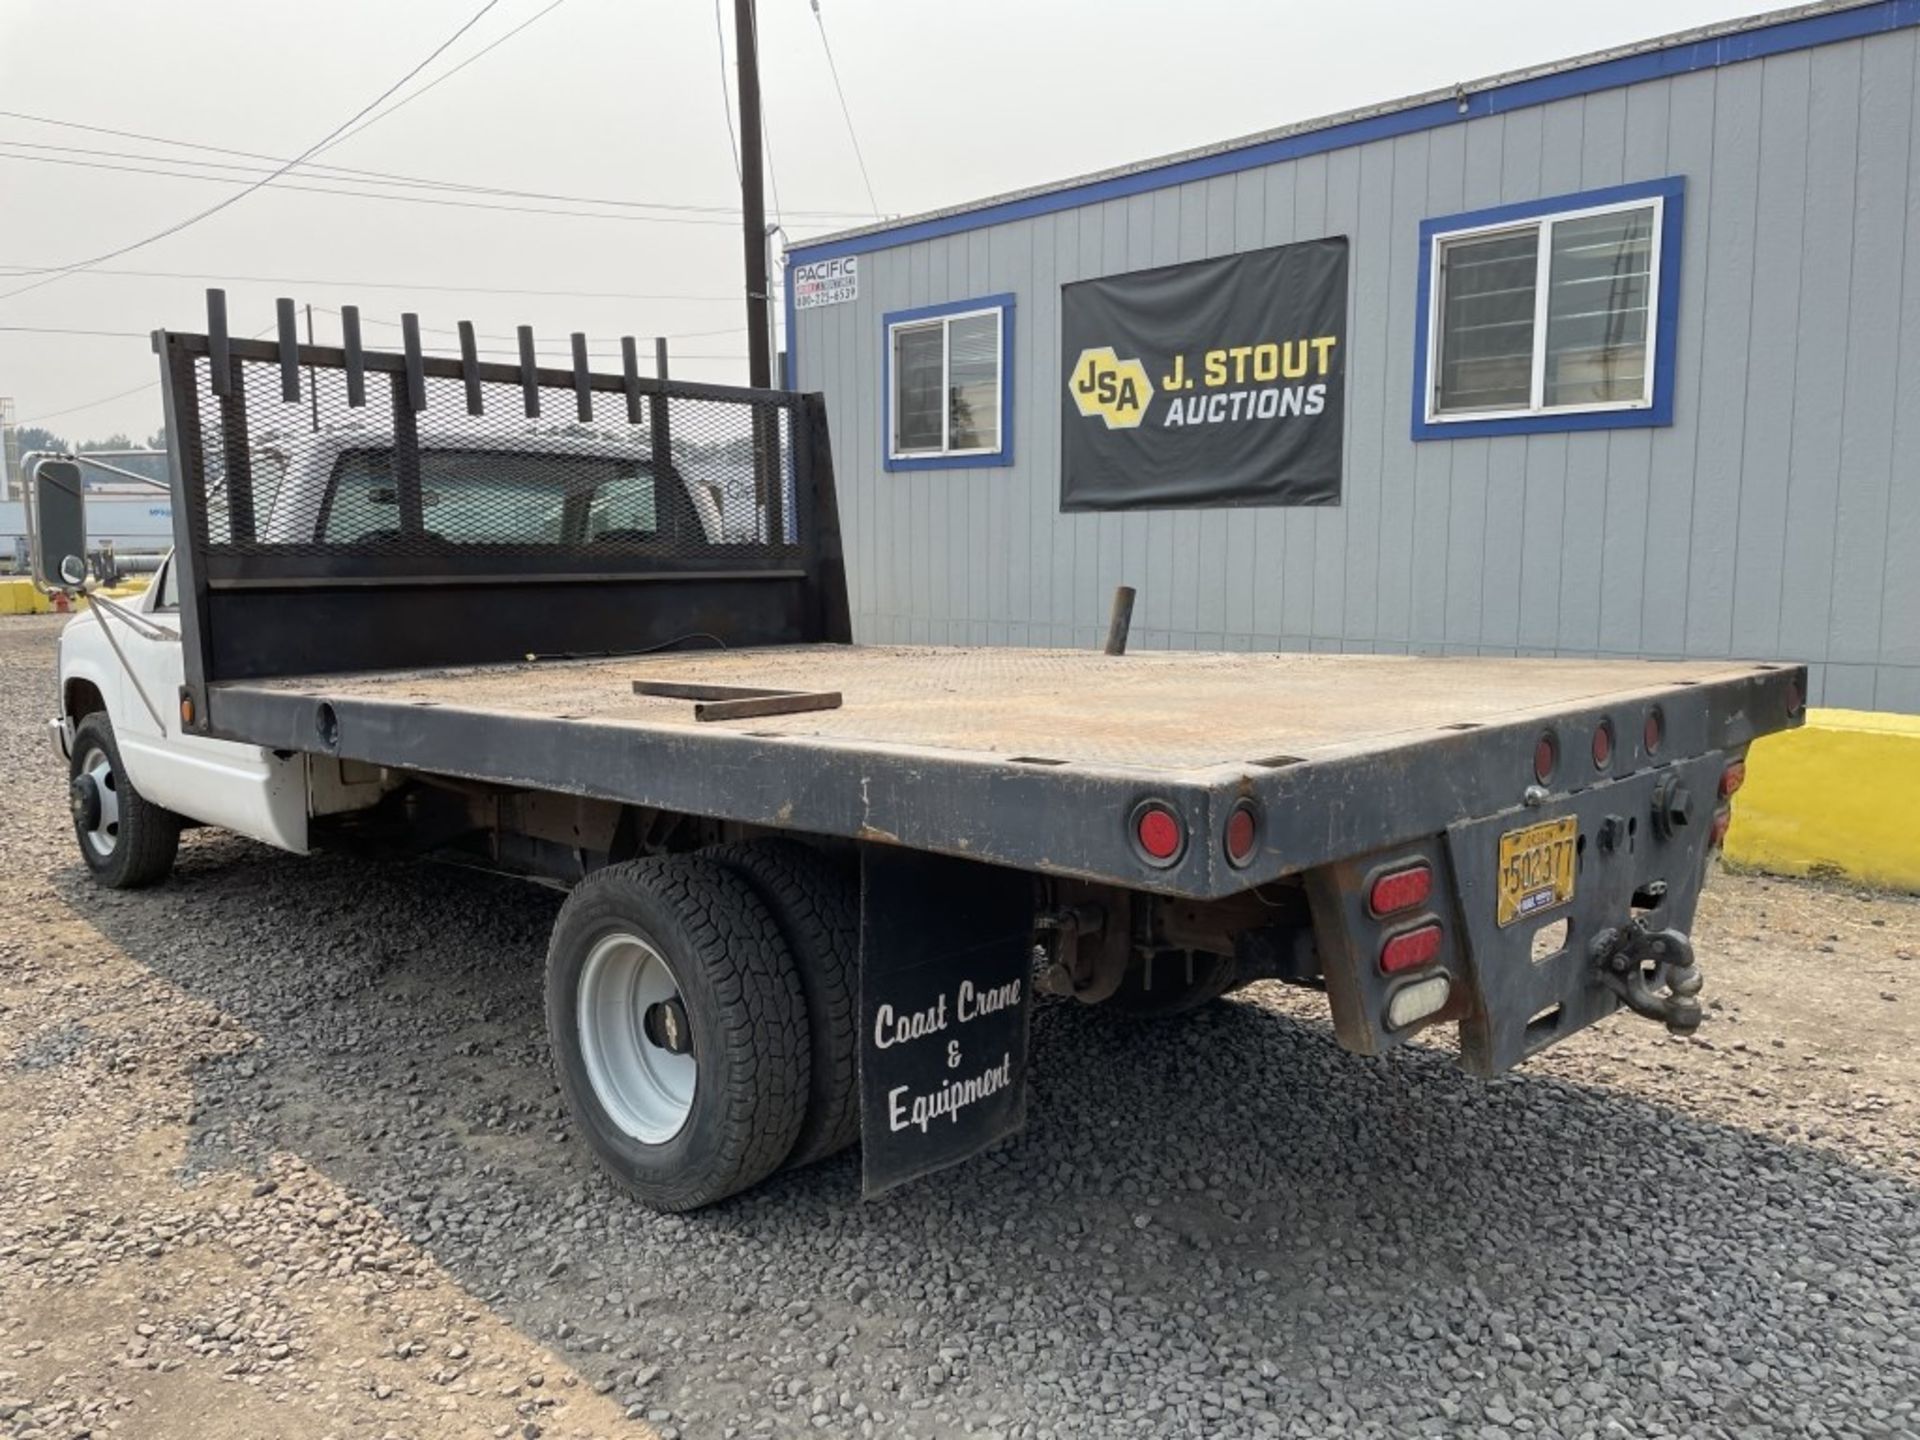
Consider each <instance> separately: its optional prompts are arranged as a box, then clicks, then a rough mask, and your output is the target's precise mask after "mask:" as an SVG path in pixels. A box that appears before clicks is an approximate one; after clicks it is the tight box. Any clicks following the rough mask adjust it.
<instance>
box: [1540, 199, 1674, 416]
mask: <svg viewBox="0 0 1920 1440" xmlns="http://www.w3.org/2000/svg"><path fill="white" fill-rule="evenodd" d="M1652 272H1653V211H1652V210H1650V209H1646V210H1621V211H1615V212H1614V213H1612V214H1609V215H1594V216H1590V217H1588V218H1587V219H1584V220H1563V221H1561V222H1560V223H1559V224H1557V225H1555V226H1554V227H1553V260H1552V269H1551V279H1550V281H1549V282H1548V284H1549V288H1548V292H1547V356H1546V361H1547V363H1546V397H1545V399H1546V403H1547V404H1548V405H1579V404H1594V403H1608V402H1613V401H1621V400H1638V399H1639V398H1640V396H1641V394H1642V393H1643V392H1644V391H1645V390H1646V379H1647V335H1648V333H1649V332H1648V329H1647V298H1648V294H1649V286H1648V282H1649V280H1650V279H1651V277H1652Z"/></svg>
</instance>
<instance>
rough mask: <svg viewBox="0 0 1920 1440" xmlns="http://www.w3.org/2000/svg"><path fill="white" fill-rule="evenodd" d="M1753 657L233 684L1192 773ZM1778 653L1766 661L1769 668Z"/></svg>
mask: <svg viewBox="0 0 1920 1440" xmlns="http://www.w3.org/2000/svg"><path fill="white" fill-rule="evenodd" d="M1757 668H1760V667H1756V666H1754V665H1751V664H1743V663H1726V662H1721V663H1706V664H1703V663H1700V662H1685V663H1673V662H1659V661H1645V660H1536V659H1520V660H1516V659H1490V658H1476V657H1445V658H1441V657H1425V656H1397V655H1303V654H1203V653H1194V652H1179V651H1136V652H1134V653H1132V654H1128V655H1125V656H1119V657H1109V656H1106V655H1102V654H1098V653H1095V652H1090V651H1084V650H1018V649H1008V648H1000V647H995V648H974V649H967V648H959V647H951V648H950V647H924V646H882V645H796V646H783V647H778V648H768V649H744V650H715V651H698V652H690V651H682V652H676V653H673V654H664V655H651V656H644V657H621V658H601V659H580V660H542V661H536V662H530V663H525V664H517V665H515V664H507V665H480V666H458V667H441V668H434V669H424V670H405V671H390V672H383V673H361V674H349V675H324V676H319V675H316V676H293V677H288V678H285V679H277V680H260V681H247V682H229V683H227V684H225V685H222V686H221V687H220V688H221V689H222V690H229V691H231V690H242V689H253V690H260V691H269V692H276V693H280V694H289V693H291V694H297V695H302V696H308V697H312V698H314V699H327V700H332V701H335V702H353V701H362V702H373V703H377V704H398V705H408V704H412V705H426V706H432V707H436V708H445V709H459V710H463V711H473V712H480V711H485V712H510V713H514V714H518V715H524V716H532V717H542V718H545V719H551V720H561V721H591V722H595V723H599V724H615V725H623V726H625V725H632V726H640V727H645V728H648V729H653V728H656V727H661V728H667V729H675V730H679V729H685V730H690V731H696V732H703V733H708V734H712V733H715V732H718V731H732V732H735V733H742V734H750V735H753V736H755V737H758V738H773V737H780V738H783V739H787V740H808V739H811V740H821V741H829V742H835V743H836V744H838V745H852V746H860V745H872V746H884V747H888V748H900V747H904V748H911V749H925V750H939V751H970V752H975V753H978V754H981V755H987V756H999V757H1005V758H1009V759H1012V758H1019V759H1022V760H1027V761H1032V762H1036V763H1038V762H1062V763H1068V764H1077V765H1087V766H1094V767H1100V768H1109V767H1126V768H1140V769H1151V770H1165V771H1181V772H1191V771H1194V770H1201V769H1207V768H1210V767H1213V766H1218V765H1262V764H1265V765H1271V764H1273V763H1274V761H1275V760H1276V759H1277V758H1279V757H1286V758H1288V759H1290V760H1315V759H1322V758H1330V757H1333V756H1336V755H1347V754H1353V753H1356V752H1360V751H1369V750H1380V749H1387V748H1392V747H1393V746H1395V745H1396V744H1401V743H1413V742H1417V741H1419V740H1422V739H1429V738H1432V737H1433V736H1434V734H1435V733H1436V732H1443V731H1464V730H1471V729H1477V728H1480V727H1483V726H1489V725H1496V724H1499V725H1504V724H1511V723H1513V722H1516V721H1520V720H1525V719H1528V718H1530V717H1533V716H1550V715H1555V714H1559V713H1561V712H1565V711H1567V710H1570V709H1586V708H1590V707H1592V706H1595V705H1603V704H1607V703H1611V702H1613V701H1616V700H1617V701H1619V702H1621V703H1623V704H1624V703H1630V702H1633V701H1636V700H1643V699H1644V698H1645V697H1647V696H1648V695H1651V694H1657V693H1660V692H1664V691H1669V690H1671V689H1672V688H1673V687H1675V686H1679V685H1712V684H1716V683H1718V682H1724V681H1730V680H1740V679H1745V678H1749V677H1751V676H1752V675H1753V674H1754V673H1755V671H1756V669H1757ZM1767 668H1772V667H1767ZM636 680H675V681H685V682H690V683H693V684H699V685H726V686H752V687H760V688H765V689H776V690H779V689H784V690H805V691H829V690H831V691H839V692H840V693H841V694H842V696H843V697H844V699H843V703H842V705H841V706H840V708H838V709H833V710H821V711H814V712H810V713H805V714H797V715H772V716H759V717H755V718H751V719H741V720H732V721H710V722H702V721H697V720H696V719H695V718H694V713H693V704H692V702H690V701H688V700H679V699H663V698H656V697H651V696H643V695H636V694H635V693H634V691H633V684H634V682H635V681H636Z"/></svg>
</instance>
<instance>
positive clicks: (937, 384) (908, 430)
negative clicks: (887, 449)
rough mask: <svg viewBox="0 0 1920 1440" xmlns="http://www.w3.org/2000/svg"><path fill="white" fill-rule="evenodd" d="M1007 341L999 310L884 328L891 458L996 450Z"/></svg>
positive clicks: (990, 452)
mask: <svg viewBox="0 0 1920 1440" xmlns="http://www.w3.org/2000/svg"><path fill="white" fill-rule="evenodd" d="M1005 341H1006V325H1005V312H1004V311H1003V310H1001V309H999V308H995V309H991V310H974V311H969V312H967V313H965V314H957V315H946V316H940V317H937V318H930V319H926V320H915V321H910V322H905V323H901V324H897V325H893V326H891V327H889V338H888V344H889V346H890V347H891V351H892V355H891V364H892V371H893V377H892V384H893V395H892V405H893V434H892V446H893V450H892V453H893V455H894V457H896V458H912V457H922V456H926V457H931V456H942V455H990V454H993V453H994V452H996V451H998V450H1000V448H1001V402H1002V393H1001V387H1002V384H1003V383H1004V369H1005Z"/></svg>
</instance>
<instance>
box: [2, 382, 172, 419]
mask: <svg viewBox="0 0 1920 1440" xmlns="http://www.w3.org/2000/svg"><path fill="white" fill-rule="evenodd" d="M159 384H160V382H159V381H158V380H149V381H147V383H146V384H144V385H136V386H134V387H133V388H132V389H131V390H119V391H116V392H115V393H113V394H112V395H102V396H101V397H100V398H99V399H98V400H87V401H84V402H82V403H81V404H79V405H69V406H67V408H66V409H64V410H49V411H47V412H46V414H44V415H36V416H34V417H33V419H31V420H20V421H16V422H15V424H14V427H13V428H14V429H15V430H30V429H32V428H33V427H34V426H36V425H39V424H41V423H43V422H45V421H48V420H58V419H59V418H60V417H61V416H62V415H73V414H77V413H78V412H80V411H82V410H91V409H93V408H94V407H95V406H97V405H106V404H108V403H110V402H112V401H114V400H124V399H126V398H127V396H129V395H138V394H139V393H140V392H141V391H142V390H152V389H154V388H156V387H157V386H158V385H159Z"/></svg>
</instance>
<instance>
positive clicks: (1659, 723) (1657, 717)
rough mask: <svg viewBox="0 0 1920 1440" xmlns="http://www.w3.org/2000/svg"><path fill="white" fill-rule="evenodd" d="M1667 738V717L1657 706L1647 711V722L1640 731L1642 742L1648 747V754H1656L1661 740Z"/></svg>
mask: <svg viewBox="0 0 1920 1440" xmlns="http://www.w3.org/2000/svg"><path fill="white" fill-rule="evenodd" d="M1666 738H1667V717H1666V716H1664V715H1662V714H1661V713H1660V711H1659V709H1658V708H1657V707H1656V708H1654V709H1652V710H1649V711H1647V723H1646V725H1645V726H1644V727H1642V729H1641V731H1640V743H1641V744H1642V745H1644V746H1646V747H1647V754H1649V755H1656V754H1658V753H1659V751H1660V745H1661V742H1662V741H1664V740H1665V739H1666Z"/></svg>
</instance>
